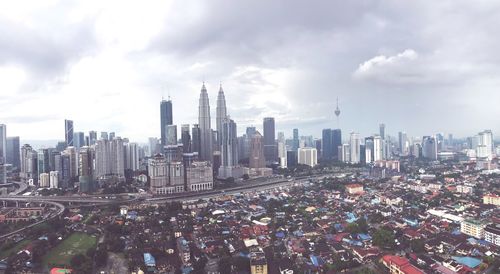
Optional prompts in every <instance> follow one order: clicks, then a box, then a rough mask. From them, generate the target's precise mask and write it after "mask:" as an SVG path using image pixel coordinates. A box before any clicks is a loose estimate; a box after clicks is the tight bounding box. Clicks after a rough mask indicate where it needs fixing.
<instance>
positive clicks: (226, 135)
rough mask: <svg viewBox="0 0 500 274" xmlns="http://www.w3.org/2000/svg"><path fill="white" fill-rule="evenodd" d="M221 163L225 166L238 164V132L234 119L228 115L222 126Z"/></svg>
mask: <svg viewBox="0 0 500 274" xmlns="http://www.w3.org/2000/svg"><path fill="white" fill-rule="evenodd" d="M221 130H222V131H221V133H222V135H221V137H222V143H221V163H222V165H223V166H237V165H238V132H237V127H236V123H235V122H234V120H232V119H230V118H229V116H226V118H224V120H223V121H222V127H221Z"/></svg>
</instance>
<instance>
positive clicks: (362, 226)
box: [356, 217, 369, 233]
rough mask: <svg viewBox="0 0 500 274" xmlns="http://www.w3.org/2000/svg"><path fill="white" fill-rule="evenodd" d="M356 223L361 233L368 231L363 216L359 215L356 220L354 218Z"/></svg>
mask: <svg viewBox="0 0 500 274" xmlns="http://www.w3.org/2000/svg"><path fill="white" fill-rule="evenodd" d="M356 224H357V225H358V228H359V231H361V232H363V233H368V228H369V227H368V223H367V222H366V219H365V218H364V217H360V218H359V219H358V220H356Z"/></svg>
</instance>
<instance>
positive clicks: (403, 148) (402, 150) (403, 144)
mask: <svg viewBox="0 0 500 274" xmlns="http://www.w3.org/2000/svg"><path fill="white" fill-rule="evenodd" d="M398 141H399V155H402V156H408V152H409V143H408V137H407V135H406V132H401V131H400V132H399V133H398Z"/></svg>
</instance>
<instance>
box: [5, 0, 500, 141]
mask: <svg viewBox="0 0 500 274" xmlns="http://www.w3.org/2000/svg"><path fill="white" fill-rule="evenodd" d="M499 26H500V2H499V1H481V0H479V1H457V0H450V1H397V0H394V1H368V0H360V1H326V0H325V1H313V2H311V1H290V0H283V1H252V0H249V1H204V0H200V1H184V0H183V1H175V2H173V1H131V2H128V1H122V0H119V1H89V0H85V1H67V0H64V1H50V0H49V1H1V2H0V123H4V124H7V126H8V135H10V136H14V135H19V136H21V138H22V139H25V140H26V139H63V136H64V122H63V120H64V119H65V118H68V119H73V120H74V121H75V131H88V130H97V131H116V132H117V134H118V135H120V136H122V137H129V138H131V139H132V140H136V141H145V140H146V139H147V137H150V136H159V132H160V126H159V118H160V116H159V102H160V100H161V98H162V96H165V97H167V96H168V95H170V96H171V98H172V100H173V104H174V123H176V124H184V123H190V124H192V123H196V122H197V107H198V98H199V91H200V87H201V84H202V81H205V82H206V85H207V89H208V92H209V96H210V100H211V103H212V115H213V118H215V117H214V116H215V98H216V95H217V90H218V88H219V83H221V82H222V85H223V87H224V90H225V93H226V100H227V104H228V112H229V114H230V115H231V116H232V118H233V119H235V121H236V122H237V123H238V126H239V132H240V133H242V132H243V129H244V127H246V126H249V125H256V126H257V127H261V126H262V125H261V124H262V118H263V117H266V116H273V117H275V118H276V123H277V130H278V131H285V132H286V135H287V136H290V135H291V129H292V128H294V127H298V128H299V129H300V131H301V135H302V134H303V135H314V136H320V134H321V129H322V128H327V127H336V125H337V124H336V120H335V119H334V114H333V111H334V109H335V98H337V97H338V98H339V102H340V108H341V111H342V113H341V116H340V127H341V128H342V129H343V130H344V132H350V131H353V130H354V131H358V132H360V133H361V134H362V135H368V134H372V133H374V132H376V131H377V130H378V124H379V123H381V122H384V123H385V124H386V125H387V131H388V132H389V133H390V134H392V135H395V134H396V133H397V131H400V130H404V131H406V132H407V133H408V134H409V135H411V136H413V135H424V134H433V133H436V132H444V133H453V134H454V135H455V136H466V135H472V134H474V133H475V132H477V131H480V130H482V129H485V128H489V129H492V130H493V131H494V133H495V132H500V119H499V117H500V107H499V106H500V90H499V89H500V53H499V49H500V35H499V32H498V27H499Z"/></svg>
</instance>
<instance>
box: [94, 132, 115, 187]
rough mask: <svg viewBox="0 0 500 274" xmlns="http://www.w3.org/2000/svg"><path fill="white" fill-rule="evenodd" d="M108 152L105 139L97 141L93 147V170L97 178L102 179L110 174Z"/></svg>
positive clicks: (107, 142)
mask: <svg viewBox="0 0 500 274" xmlns="http://www.w3.org/2000/svg"><path fill="white" fill-rule="evenodd" d="M109 150H110V146H109V141H108V140H107V139H100V140H97V142H96V145H95V162H96V163H95V169H96V177H97V178H102V177H104V176H106V175H109V174H111V165H110V162H109V154H110V152H109Z"/></svg>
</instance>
